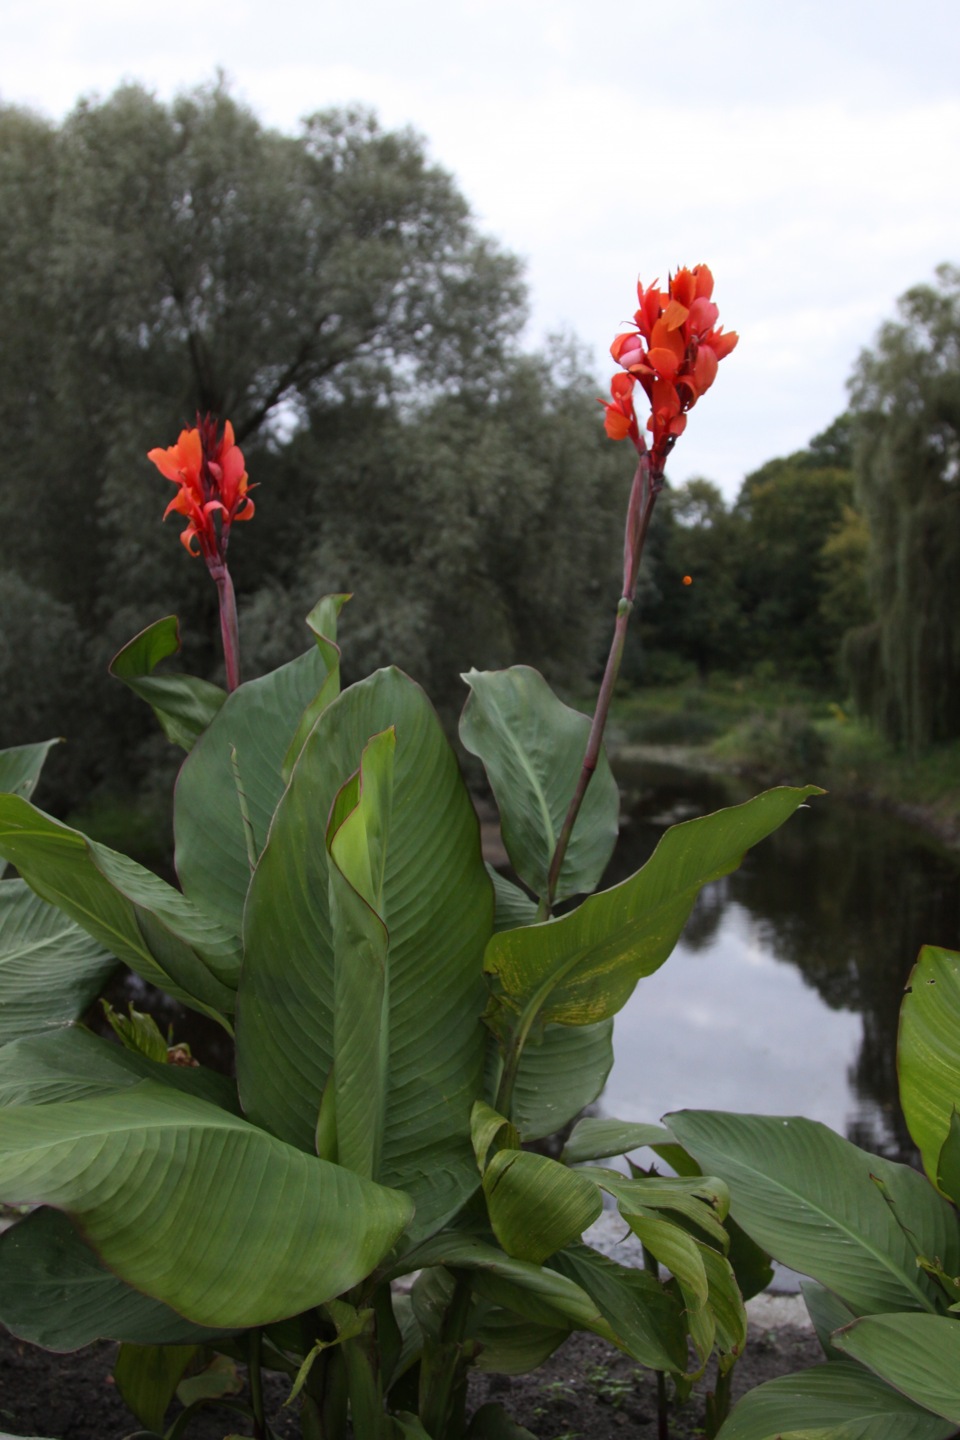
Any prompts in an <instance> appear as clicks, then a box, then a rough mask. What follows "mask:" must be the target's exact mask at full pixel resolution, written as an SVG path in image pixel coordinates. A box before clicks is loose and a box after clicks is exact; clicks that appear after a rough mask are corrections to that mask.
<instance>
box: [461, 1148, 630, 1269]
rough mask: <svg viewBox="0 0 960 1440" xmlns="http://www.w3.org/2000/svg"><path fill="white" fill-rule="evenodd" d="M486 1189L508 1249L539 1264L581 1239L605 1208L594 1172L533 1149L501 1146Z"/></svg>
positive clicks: (489, 1166) (498, 1231)
mask: <svg viewBox="0 0 960 1440" xmlns="http://www.w3.org/2000/svg"><path fill="white" fill-rule="evenodd" d="M483 1193H484V1195H485V1196H486V1201H487V1210H488V1212H489V1215H490V1223H491V1225H492V1226H493V1230H494V1233H495V1234H496V1237H497V1239H498V1240H499V1241H500V1244H501V1245H502V1246H503V1248H504V1250H505V1251H506V1252H507V1254H508V1255H514V1256H516V1257H517V1258H518V1259H520V1260H531V1261H533V1262H534V1264H537V1265H541V1264H542V1263H543V1262H544V1260H546V1259H547V1257H548V1256H550V1255H553V1254H554V1253H555V1252H556V1251H558V1250H561V1249H563V1247H564V1246H565V1245H569V1244H570V1243H571V1242H573V1241H575V1240H579V1239H580V1236H581V1235H582V1234H583V1232H584V1230H586V1229H587V1227H588V1226H590V1225H592V1224H593V1222H594V1220H596V1219H597V1217H598V1216H599V1214H600V1211H601V1210H602V1209H603V1200H602V1198H601V1195H600V1191H599V1189H598V1188H597V1186H596V1185H595V1184H594V1183H593V1180H592V1179H591V1178H590V1177H589V1176H588V1175H586V1174H581V1173H580V1172H579V1171H577V1170H569V1169H568V1168H567V1167H566V1165H560V1164H559V1163H558V1162H557V1161H556V1160H551V1159H550V1158H549V1157H548V1156H547V1155H535V1154H533V1153H531V1152H530V1151H529V1150H513V1149H503V1150H499V1151H498V1152H497V1153H496V1154H495V1155H494V1156H493V1157H492V1158H491V1160H490V1162H489V1163H488V1164H487V1166H486V1168H485V1169H484V1174H483Z"/></svg>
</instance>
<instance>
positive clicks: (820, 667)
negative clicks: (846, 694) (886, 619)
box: [736, 427, 853, 684]
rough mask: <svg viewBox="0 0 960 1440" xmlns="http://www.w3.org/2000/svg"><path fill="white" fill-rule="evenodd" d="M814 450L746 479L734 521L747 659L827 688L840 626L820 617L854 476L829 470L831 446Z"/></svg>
mask: <svg viewBox="0 0 960 1440" xmlns="http://www.w3.org/2000/svg"><path fill="white" fill-rule="evenodd" d="M833 428H834V427H831V430H832V429H833ZM827 433H829V432H827ZM819 438H820V437H818V439H819ZM816 446H817V440H814V441H813V442H811V445H810V448H809V449H808V450H806V451H800V452H799V453H798V454H796V455H791V456H788V457H786V458H784V459H777V460H770V461H768V462H767V464H766V465H763V466H761V468H760V469H759V470H755V471H754V472H753V474H751V475H748V476H747V478H746V479H745V480H744V482H743V486H742V487H741V490H740V494H739V496H738V498H737V504H736V514H737V516H738V517H739V519H740V521H741V526H742V528H741V531H740V543H739V555H738V566H739V592H740V595H741V604H742V607H743V612H744V618H745V620H746V628H745V636H746V653H745V657H744V658H746V659H752V660H754V661H755V660H763V659H770V660H773V661H774V662H775V663H776V665H777V667H778V669H779V670H781V671H782V670H786V671H789V672H790V673H791V674H794V675H797V676H799V677H801V678H803V679H805V680H807V681H809V682H810V683H813V684H823V683H832V682H833V680H834V678H835V673H836V671H835V662H836V650H837V639H836V633H835V621H834V620H833V619H832V618H831V620H830V623H829V625H828V624H827V623H826V621H825V618H824V612H823V609H822V605H823V596H824V591H825V588H826V587H827V586H828V584H829V583H830V582H829V580H828V574H829V570H830V566H831V565H832V564H833V561H832V560H831V559H830V557H829V556H827V557H826V558H825V557H824V547H825V545H827V544H828V542H829V541H830V540H831V537H832V536H833V535H834V533H835V532H836V531H837V530H838V529H839V528H840V527H841V526H842V525H843V524H844V516H845V513H846V511H847V509H849V507H850V506H851V504H852V501H853V476H852V473H851V471H850V470H848V469H844V468H842V467H841V466H838V465H835V464H831V465H828V464H824V461H823V459H822V458H821V455H822V454H823V453H824V450H825V452H826V454H831V455H835V454H837V453H838V452H837V450H836V449H835V448H834V447H833V445H832V443H831V444H829V445H825V446H824V447H823V449H822V450H820V451H818V450H817V448H816ZM842 453H843V452H842V449H841V450H840V451H839V454H840V456H841V457H842Z"/></svg>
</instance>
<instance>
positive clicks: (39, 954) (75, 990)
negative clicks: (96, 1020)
mask: <svg viewBox="0 0 960 1440" xmlns="http://www.w3.org/2000/svg"><path fill="white" fill-rule="evenodd" d="M116 967H117V960H116V958H115V957H114V956H113V955H111V954H109V952H108V951H106V950H104V948H103V946H102V945H99V944H98V943H97V942H96V941H95V940H94V939H92V938H91V937H90V936H89V935H88V934H87V933H86V932H85V931H83V930H81V929H80V928H79V926H77V925H75V924H74V922H73V921H72V920H69V919H68V918H67V916H66V915H64V914H63V913H62V911H60V910H57V909H56V908H55V907H54V906H52V905H48V904H46V902H45V901H43V900H41V899H40V897H39V895H35V894H34V893H33V891H32V890H31V889H30V888H29V886H28V885H27V884H26V883H25V881H23V880H5V881H4V882H3V884H0V996H2V1000H0V1046H4V1045H6V1044H8V1043H9V1042H10V1041H11V1040H15V1039H17V1038H18V1037H19V1036H22V1035H33V1034H36V1033H38V1032H42V1031H44V1030H50V1029H55V1028H58V1027H60V1026H62V1025H65V1024H67V1023H68V1022H69V1021H71V1020H76V1019H77V1018H78V1017H79V1016H80V1015H82V1014H83V1012H84V1011H85V1010H86V1008H87V1006H88V1005H89V1004H90V1001H91V1000H92V999H93V998H94V997H95V996H96V995H97V994H98V992H99V991H100V988H101V987H102V986H103V985H104V984H105V982H106V980H107V977H108V976H109V975H110V974H111V973H112V972H113V971H114V970H115V969H116Z"/></svg>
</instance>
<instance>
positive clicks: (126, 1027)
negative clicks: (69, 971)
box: [100, 1000, 167, 1065]
mask: <svg viewBox="0 0 960 1440" xmlns="http://www.w3.org/2000/svg"><path fill="white" fill-rule="evenodd" d="M100 1005H101V1007H102V1009H103V1013H104V1015H105V1017H106V1019H107V1023H108V1024H109V1026H110V1029H111V1030H112V1031H113V1033H114V1035H116V1037H117V1039H118V1040H119V1041H120V1044H121V1045H122V1046H123V1048H124V1049H125V1050H132V1051H134V1052H135V1053H136V1054H138V1055H146V1057H147V1059H148V1060H155V1061H156V1062H157V1063H158V1064H159V1065H166V1063H167V1042H166V1040H165V1039H164V1036H163V1034H162V1033H161V1030H160V1026H159V1025H158V1024H157V1022H156V1020H154V1018H153V1016H152V1015H148V1014H147V1013H146V1012H145V1011H143V1010H134V1008H133V1001H131V1002H130V1004H129V1006H128V1010H129V1014H127V1015H118V1014H117V1012H116V1010H114V1008H113V1006H112V1005H111V1004H110V1002H109V1000H101V1001H100Z"/></svg>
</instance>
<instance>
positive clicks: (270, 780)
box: [173, 595, 359, 935]
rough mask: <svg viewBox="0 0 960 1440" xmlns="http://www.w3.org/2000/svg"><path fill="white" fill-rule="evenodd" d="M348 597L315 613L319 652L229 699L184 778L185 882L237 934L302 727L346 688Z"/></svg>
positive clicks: (180, 795)
mask: <svg viewBox="0 0 960 1440" xmlns="http://www.w3.org/2000/svg"><path fill="white" fill-rule="evenodd" d="M346 599H347V596H345V595H332V596H327V597H326V598H325V599H324V600H321V601H320V603H319V605H317V606H316V607H315V608H314V609H313V610H312V611H311V613H310V614H309V615H308V617H307V624H308V625H309V626H310V628H311V630H312V631H313V633H314V639H315V640H316V644H315V645H314V647H313V649H312V650H309V651H307V653H306V654H305V655H301V656H300V657H299V659H297V660H292V661H291V662H290V664H289V665H281V666H280V668H279V669H277V670H273V671H271V673H270V674H269V675H264V676H263V677H262V678H261V679H259V680H248V681H247V682H246V683H245V684H243V685H241V686H239V688H238V689H236V690H235V691H234V692H233V694H232V695H231V696H229V698H228V699H227V702H226V704H225V705H224V706H223V709H222V710H221V711H220V712H219V714H218V715H217V716H216V719H215V720H214V721H213V722H212V723H211V724H210V725H209V726H208V727H207V729H206V730H205V731H204V733H203V735H202V736H201V737H200V739H199V740H198V741H197V743H196V745H194V747H193V749H192V750H191V752H190V754H189V755H188V756H187V759H186V760H185V761H184V763H183V768H182V770H181V771H180V776H179V778H178V780H177V788H176V791H175V792H174V800H173V829H174V838H175V841H176V865H177V874H178V875H179V877H180V884H181V885H182V886H183V891H184V894H185V895H189V896H191V897H192V898H193V899H195V900H196V901H197V903H198V904H200V905H203V906H204V908H205V909H207V910H209V911H210V912H211V913H212V914H213V915H216V916H217V917H218V918H219V919H220V920H221V921H222V922H223V924H224V925H226V926H228V927H229V928H230V929H231V930H232V931H233V932H234V933H235V934H237V935H239V934H240V930H241V926H242V923H243V906H244V901H245V899H246V895H247V889H248V887H249V884H250V870H251V863H252V860H254V859H255V858H256V856H258V855H259V854H260V851H261V850H262V849H263V846H264V843H265V841H266V838H267V829H268V827H269V825H270V820H271V818H272V816H273V812H274V810H275V809H276V805H277V801H278V800H279V799H280V796H281V795H282V794H283V788H284V784H285V783H286V777H285V774H284V770H285V766H287V767H289V764H291V763H292V758H293V757H292V756H291V755H290V754H289V752H290V751H291V747H294V748H295V749H297V750H298V749H299V746H302V744H303V741H304V740H305V739H306V732H305V730H304V725H305V724H307V723H309V724H312V723H313V721H314V720H315V719H316V716H317V714H318V713H319V711H320V709H322V708H323V706H324V705H326V704H327V703H328V702H329V701H330V700H332V699H333V698H334V697H335V696H336V694H337V690H338V688H339V677H340V670H339V659H340V652H339V651H338V650H337V647H336V645H335V643H334V641H335V638H336V624H337V616H338V614H339V612H340V609H341V608H342V606H343V604H344V603H345V601H346ZM357 759H359V756H358V757H356V758H355V759H354V762H353V766H352V767H351V768H353V769H356V764H357ZM340 779H341V781H343V780H345V779H346V775H345V774H344V775H341V777H340ZM325 818H326V817H324V819H325Z"/></svg>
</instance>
